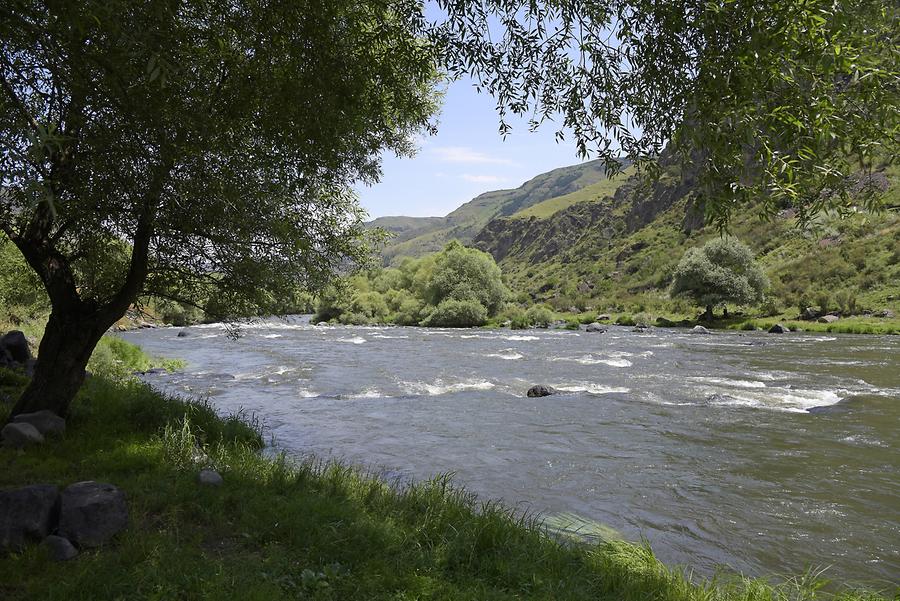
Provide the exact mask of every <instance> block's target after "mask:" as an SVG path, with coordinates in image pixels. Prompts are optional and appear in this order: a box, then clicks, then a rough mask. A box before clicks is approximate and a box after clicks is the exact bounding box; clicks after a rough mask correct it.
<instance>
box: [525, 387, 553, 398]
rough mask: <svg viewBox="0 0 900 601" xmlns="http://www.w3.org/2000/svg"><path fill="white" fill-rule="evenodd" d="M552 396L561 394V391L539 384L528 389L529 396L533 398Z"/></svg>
mask: <svg viewBox="0 0 900 601" xmlns="http://www.w3.org/2000/svg"><path fill="white" fill-rule="evenodd" d="M551 394H559V391H558V390H557V389H555V388H553V387H552V386H546V385H544V384H538V385H537V386H532V387H531V388H529V389H528V393H527V395H528V396H529V397H531V398H536V397H543V396H550V395H551Z"/></svg>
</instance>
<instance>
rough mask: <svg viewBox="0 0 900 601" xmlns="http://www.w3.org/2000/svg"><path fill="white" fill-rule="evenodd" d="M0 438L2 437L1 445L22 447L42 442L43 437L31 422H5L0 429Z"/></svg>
mask: <svg viewBox="0 0 900 601" xmlns="http://www.w3.org/2000/svg"><path fill="white" fill-rule="evenodd" d="M0 439H3V446H7V447H11V448H13V449H24V448H25V447H28V446H31V445H35V444H43V442H44V437H43V436H42V435H41V433H40V432H38V430H37V428H35V427H34V426H32V425H31V424H16V423H13V424H6V425H5V426H3V430H0Z"/></svg>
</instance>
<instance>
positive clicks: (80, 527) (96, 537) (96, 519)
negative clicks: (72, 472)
mask: <svg viewBox="0 0 900 601" xmlns="http://www.w3.org/2000/svg"><path fill="white" fill-rule="evenodd" d="M127 525H128V505H127V504H126V503H125V493H124V492H123V491H122V489H120V488H118V487H116V486H113V485H112V484H103V483H100V482H91V481H88V482H77V483H75V484H72V485H71V486H69V487H68V488H66V489H65V490H64V491H63V493H62V497H61V503H60V510H59V535H60V536H63V537H65V538H67V539H69V540H70V541H72V543H74V544H75V545H77V546H78V547H82V548H84V547H99V546H100V545H102V544H103V543H105V542H107V541H108V540H109V539H111V538H112V537H113V536H115V535H116V534H118V533H119V532H121V531H122V530H124V529H125V527H126V526H127Z"/></svg>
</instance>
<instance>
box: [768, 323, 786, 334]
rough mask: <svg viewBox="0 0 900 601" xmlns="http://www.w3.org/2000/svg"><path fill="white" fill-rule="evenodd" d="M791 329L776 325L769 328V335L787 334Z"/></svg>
mask: <svg viewBox="0 0 900 601" xmlns="http://www.w3.org/2000/svg"><path fill="white" fill-rule="evenodd" d="M790 331H791V329H790V328H789V327H787V326H785V325H782V324H780V323H776V324H775V325H774V326H772V327H771V328H769V334H787V333H788V332H790Z"/></svg>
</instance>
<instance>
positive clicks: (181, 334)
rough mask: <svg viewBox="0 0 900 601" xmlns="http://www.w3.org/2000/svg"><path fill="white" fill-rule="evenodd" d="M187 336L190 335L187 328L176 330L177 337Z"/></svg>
mask: <svg viewBox="0 0 900 601" xmlns="http://www.w3.org/2000/svg"><path fill="white" fill-rule="evenodd" d="M188 336H190V334H189V333H188V331H187V330H181V331H180V332H178V336H177V337H178V338H187V337H188Z"/></svg>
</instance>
